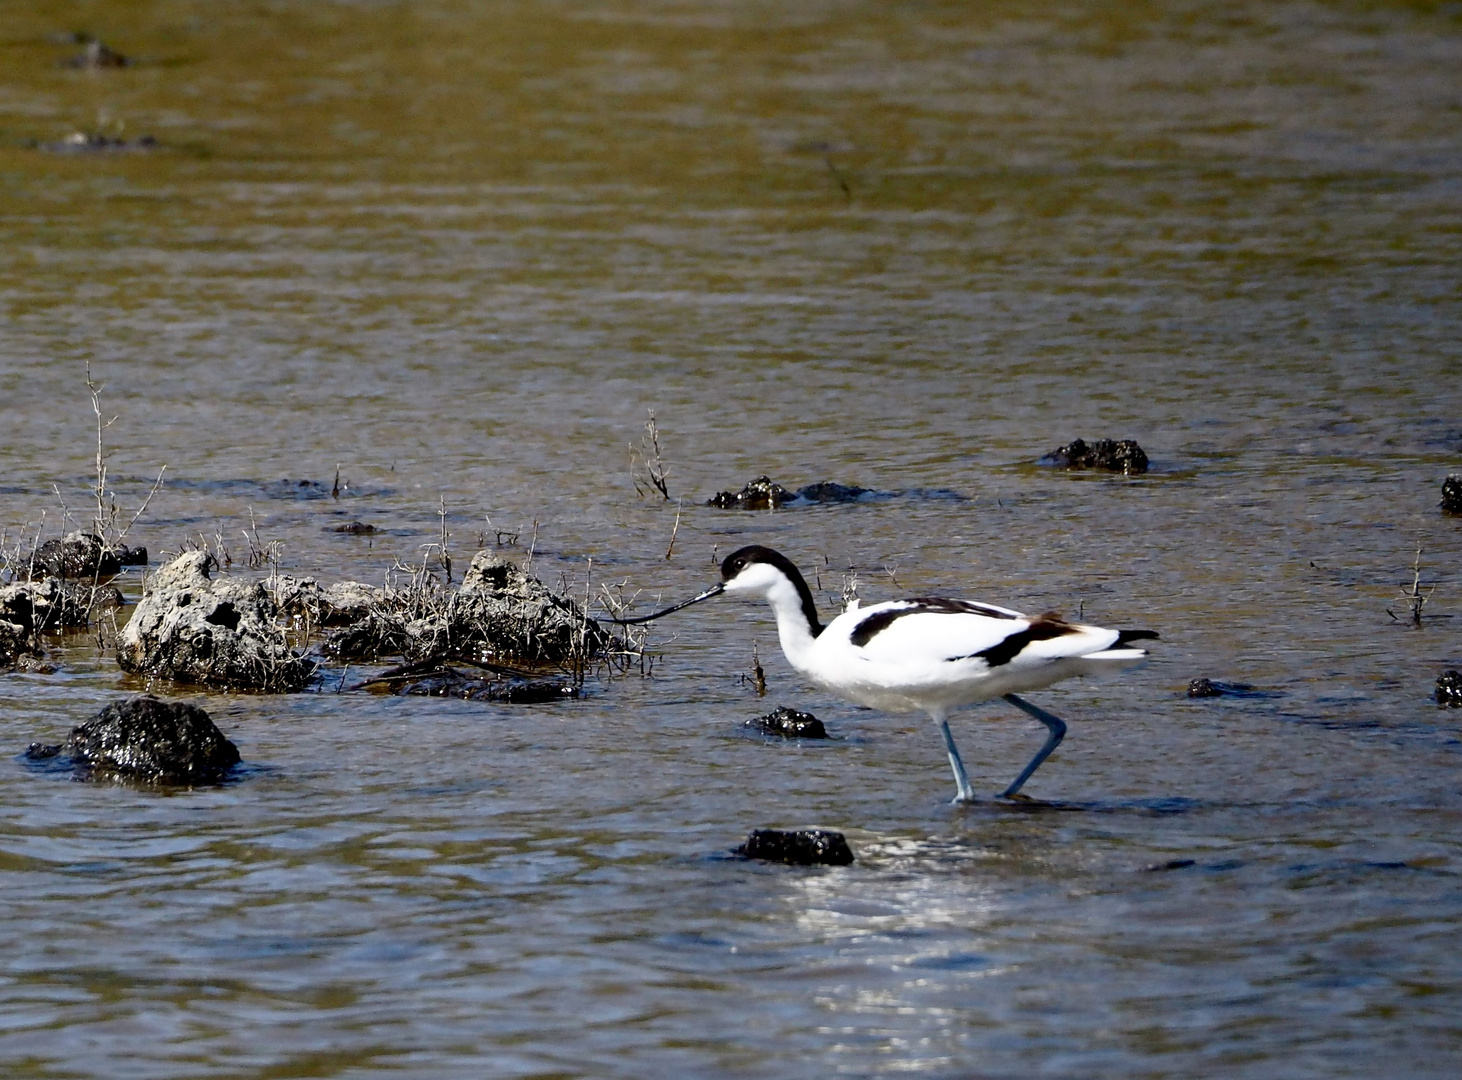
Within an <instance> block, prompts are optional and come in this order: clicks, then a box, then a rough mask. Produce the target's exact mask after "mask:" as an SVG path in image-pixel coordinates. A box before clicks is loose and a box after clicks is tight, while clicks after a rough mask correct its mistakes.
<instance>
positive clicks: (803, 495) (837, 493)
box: [793, 480, 878, 503]
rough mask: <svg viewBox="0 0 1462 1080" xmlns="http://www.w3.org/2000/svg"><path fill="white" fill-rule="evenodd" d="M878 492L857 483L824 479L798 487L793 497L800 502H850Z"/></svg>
mask: <svg viewBox="0 0 1462 1080" xmlns="http://www.w3.org/2000/svg"><path fill="white" fill-rule="evenodd" d="M876 494H878V493H877V492H876V491H874V490H872V489H871V488H865V487H858V486H857V485H855V484H836V483H834V482H833V481H831V480H824V481H822V482H821V483H817V484H808V485H807V486H806V487H800V488H798V489H797V491H796V493H795V494H794V496H793V498H795V499H796V500H797V501H798V502H810V503H850V502H857V501H858V500H859V499H861V498H863V496H865V495H876Z"/></svg>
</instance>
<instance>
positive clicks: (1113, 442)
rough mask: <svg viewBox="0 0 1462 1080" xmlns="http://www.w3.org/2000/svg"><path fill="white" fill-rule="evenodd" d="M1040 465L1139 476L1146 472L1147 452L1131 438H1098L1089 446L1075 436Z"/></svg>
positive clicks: (1042, 459)
mask: <svg viewBox="0 0 1462 1080" xmlns="http://www.w3.org/2000/svg"><path fill="white" fill-rule="evenodd" d="M1041 464H1043V465H1057V466H1059V467H1061V468H1063V469H1101V470H1103V471H1105V472H1119V473H1127V474H1128V475H1137V474H1139V473H1145V472H1146V471H1147V455H1146V454H1145V453H1143V451H1142V447H1140V446H1138V445H1137V443H1136V442H1134V441H1133V440H1132V439H1098V440H1097V441H1096V442H1094V443H1091V444H1090V445H1088V444H1087V443H1085V442H1084V441H1082V440H1081V439H1072V440H1071V441H1070V442H1069V443H1067V444H1066V445H1065V446H1058V447H1057V448H1056V449H1055V450H1052V451H1051V452H1050V453H1049V454H1047V455H1046V456H1045V457H1043V458H1041Z"/></svg>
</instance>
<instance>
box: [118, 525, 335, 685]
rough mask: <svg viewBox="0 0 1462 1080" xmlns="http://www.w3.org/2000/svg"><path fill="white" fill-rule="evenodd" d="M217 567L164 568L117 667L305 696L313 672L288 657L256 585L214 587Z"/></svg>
mask: <svg viewBox="0 0 1462 1080" xmlns="http://www.w3.org/2000/svg"><path fill="white" fill-rule="evenodd" d="M215 565H216V564H215V563H214V561H213V558H212V556H210V555H209V554H207V553H206V552H202V551H189V552H186V553H184V554H183V555H180V556H178V558H177V559H175V560H174V561H173V562H171V563H169V564H168V565H167V566H165V567H163V568H162V569H161V570H159V571H158V572H157V574H156V575H155V576H154V577H153V578H152V580H151V581H149V582H148V587H147V591H146V592H144V593H143V596H142V600H141V602H140V603H138V605H137V609H136V610H135V611H134V612H133V613H132V618H131V619H129V620H128V622H127V625H126V626H125V627H123V629H122V632H121V634H120V635H119V636H118V640H117V663H118V664H120V665H121V667H122V670H123V671H128V672H131V673H132V674H134V675H145V676H152V677H156V678H163V679H172V680H174V681H176V682H184V683H195V684H198V685H200V686H210V687H215V688H218V689H231V690H265V691H270V692H276V693H280V692H290V691H295V690H300V689H303V688H304V686H305V684H306V683H308V682H309V681H310V679H311V677H312V676H313V675H314V673H315V664H314V662H313V661H312V660H308V659H306V658H305V657H303V656H299V655H297V654H296V653H294V652H292V651H291V650H290V648H289V645H288V643H287V642H286V641H285V637H284V631H283V629H282V628H281V627H280V626H279V624H278V621H277V618H278V608H277V607H276V605H275V603H274V601H273V600H272V599H271V598H270V596H269V594H268V593H267V592H266V591H265V589H264V586H263V585H262V584H261V583H259V582H257V581H242V580H233V579H221V580H214V579H213V578H212V577H211V575H210V570H211V569H212V568H213V567H214V566H215Z"/></svg>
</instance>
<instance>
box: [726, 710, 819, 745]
mask: <svg viewBox="0 0 1462 1080" xmlns="http://www.w3.org/2000/svg"><path fill="white" fill-rule="evenodd" d="M746 726H747V727H754V728H756V729H757V730H758V731H764V732H766V733H767V734H768V735H780V736H782V737H783V738H784V739H826V738H827V729H826V728H825V727H823V726H822V721H821V720H819V719H818V718H817V717H815V716H813V715H812V714H811V713H806V712H798V711H797V710H796V709H789V708H787V706H785V705H778V706H777V707H776V708H775V709H773V710H772V711H771V712H769V713H767V714H766V715H765V716H758V717H757V718H756V719H755V720H748V721H747V722H746Z"/></svg>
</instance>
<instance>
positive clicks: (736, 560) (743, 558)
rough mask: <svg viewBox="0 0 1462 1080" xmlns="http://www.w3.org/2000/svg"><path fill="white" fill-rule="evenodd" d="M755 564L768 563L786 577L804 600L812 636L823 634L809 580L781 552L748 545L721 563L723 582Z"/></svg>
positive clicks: (804, 608) (803, 606)
mask: <svg viewBox="0 0 1462 1080" xmlns="http://www.w3.org/2000/svg"><path fill="white" fill-rule="evenodd" d="M753 563H766V564H767V565H768V566H774V567H776V568H777V569H778V570H780V571H781V572H782V573H783V574H785V575H786V577H787V580H788V581H790V582H791V583H792V584H793V586H794V587H796V589H797V595H798V596H800V597H801V598H802V613H803V614H804V615H806V616H807V625H808V627H809V628H810V629H811V630H812V636H813V637H817V636H818V635H819V634H821V633H822V622H821V621H820V620H819V619H818V617H817V604H815V603H814V602H813V599H812V590H811V589H810V588H808V587H807V579H806V578H804V577H803V576H802V571H801V570H798V569H797V567H796V566H794V565H793V563H792V560H791V559H789V558H787V556H785V555H783V554H782V553H781V552H780V551H773V550H772V549H771V548H769V547H762V546H761V545H760V544H748V545H747V546H746V547H744V548H738V549H737V550H735V551H733V552H732V553H731V554H730V555H727V556H726V558H725V559H724V560H723V561H722V562H721V580H722V581H730V580H731V579H732V578H734V577H736V576H737V575H738V574H740V573H741V571H743V570H745V569H746V568H747V567H748V566H750V565H752V564H753Z"/></svg>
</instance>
